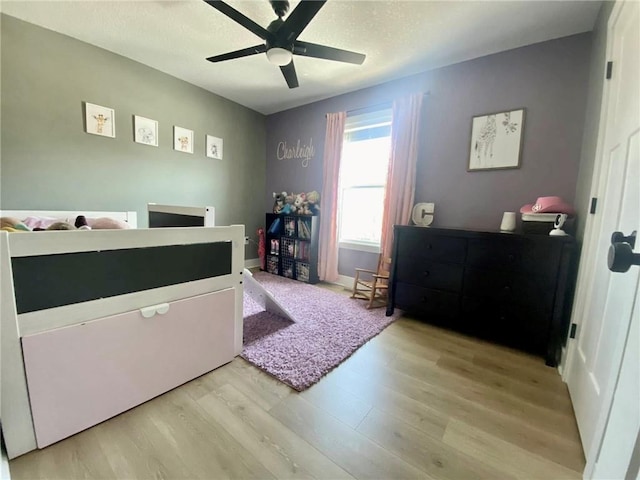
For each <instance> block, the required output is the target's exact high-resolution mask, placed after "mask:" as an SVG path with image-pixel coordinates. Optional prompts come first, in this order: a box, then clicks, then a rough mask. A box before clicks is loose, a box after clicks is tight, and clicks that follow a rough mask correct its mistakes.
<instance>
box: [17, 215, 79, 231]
mask: <svg viewBox="0 0 640 480" xmlns="http://www.w3.org/2000/svg"><path fill="white" fill-rule="evenodd" d="M60 221H65V222H68V219H66V218H63V219H60V218H54V217H27V218H25V219H24V220H23V221H22V223H24V224H25V225H26V226H27V227H29V228H30V229H31V230H33V229H34V228H43V229H46V228H48V227H49V226H50V225H53V224H54V223H56V222H60Z"/></svg>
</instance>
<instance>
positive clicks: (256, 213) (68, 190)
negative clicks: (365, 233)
mask: <svg viewBox="0 0 640 480" xmlns="http://www.w3.org/2000/svg"><path fill="white" fill-rule="evenodd" d="M1 21H2V24H1V26H2V43H1V46H2V84H1V87H2V90H1V94H2V110H1V114H2V120H3V121H2V161H1V170H0V173H1V175H2V178H1V191H0V206H1V207H2V208H4V209H8V210H14V209H31V210H33V209H40V210H44V209H46V210H64V209H66V210H70V209H73V210H136V211H137V212H138V218H139V220H140V226H143V227H144V226H146V224H147V223H146V222H147V219H146V204H147V203H148V202H156V203H168V204H177V205H193V206H204V205H213V206H214V207H216V223H217V224H218V225H229V224H245V225H246V231H247V234H248V235H251V236H252V237H255V231H256V229H257V228H258V227H259V226H262V224H263V223H264V211H263V210H264V209H263V207H262V205H261V202H260V200H259V199H262V198H263V197H264V195H265V193H264V188H265V166H266V162H265V153H264V145H265V139H266V137H265V135H266V133H265V132H266V130H265V117H264V116H263V115H262V114H260V113H257V112H255V111H253V110H250V109H247V108H245V107H243V106H241V105H238V104H236V103H234V102H231V101H229V100H226V99H224V98H222V97H219V96H217V95H213V94H211V93H209V92H207V91H205V90H203V89H201V88H199V87H195V86H193V85H191V84H189V83H186V82H184V81H182V80H178V79H176V78H175V77H172V76H169V75H167V74H164V73H162V72H160V71H158V70H154V69H152V68H149V67H147V66H144V65H142V64H140V63H137V62H134V61H132V60H129V59H126V58H124V57H122V56H119V55H115V54H113V53H111V52H108V51H106V50H102V49H100V48H97V47H94V46H92V45H89V44H86V43H83V42H80V41H78V40H75V39H73V38H70V37H67V36H64V35H60V34H57V33H54V32H52V31H49V30H45V29H43V28H40V27H37V26H34V25H32V24H29V23H25V22H23V21H20V20H17V19H15V18H13V17H9V16H6V15H2V20H1ZM84 101H86V102H90V103H94V104H98V105H103V106H108V107H111V108H113V109H115V112H116V138H107V137H100V136H96V135H91V134H87V133H85V132H84V126H83V102H84ZM134 114H135V115H141V116H144V117H148V118H152V119H154V120H157V121H158V122H159V146H158V147H157V148H156V147H150V146H146V145H142V144H139V143H134V141H133V115H134ZM174 125H178V126H181V127H184V128H188V129H191V130H193V131H194V136H195V151H194V154H193V155H190V154H186V153H181V152H178V151H174V150H173V126H174ZM206 134H209V135H214V136H217V137H221V138H223V140H224V159H223V160H222V161H220V160H214V159H211V158H207V157H206V156H205V152H204V145H205V143H204V142H205V135H206ZM246 256H247V258H255V257H256V256H257V250H256V248H255V246H254V245H253V244H252V245H249V246H248V247H247V252H246Z"/></svg>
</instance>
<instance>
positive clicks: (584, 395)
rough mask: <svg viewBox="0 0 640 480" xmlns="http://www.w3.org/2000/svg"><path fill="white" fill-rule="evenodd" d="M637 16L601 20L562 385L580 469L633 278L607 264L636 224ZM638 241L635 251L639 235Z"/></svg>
mask: <svg viewBox="0 0 640 480" xmlns="http://www.w3.org/2000/svg"><path fill="white" fill-rule="evenodd" d="M639 18H640V11H639V3H638V2H635V1H629V2H619V3H618V4H616V6H615V7H614V10H613V12H612V14H611V18H610V20H609V34H608V37H607V38H608V46H607V47H608V48H607V51H608V60H611V61H613V70H612V73H613V75H612V78H611V79H610V80H607V81H606V82H607V83H606V84H605V92H604V97H603V98H604V100H603V116H602V120H601V126H600V128H601V131H602V129H604V130H603V132H604V133H603V134H601V136H600V142H601V143H600V145H599V147H598V152H599V153H598V154H599V158H598V159H597V161H598V162H600V176H599V183H598V185H597V188H595V187H594V188H595V190H597V193H596V194H595V196H597V197H598V212H597V214H596V217H597V218H593V219H591V220H592V227H593V228H592V230H591V231H590V232H588V233H587V237H586V238H588V239H589V242H587V243H588V245H587V247H586V248H585V250H584V251H583V255H582V259H581V262H582V265H581V269H586V272H587V273H586V275H584V278H581V279H580V284H579V292H578V296H577V298H576V300H577V301H579V302H580V303H579V304H577V305H576V308H575V309H574V316H573V321H574V322H575V323H577V324H578V332H577V338H576V340H574V341H571V343H570V345H569V349H570V350H569V354H568V357H567V359H568V360H567V383H568V386H569V392H570V394H571V399H572V402H573V406H574V410H575V414H576V419H577V422H578V428H579V430H580V436H581V438H582V443H583V448H584V451H585V455H586V458H587V470H589V468H592V466H593V463H594V462H595V460H596V458H597V454H598V452H599V450H600V445H601V441H602V437H603V435H604V430H605V427H606V419H607V418H608V413H609V409H610V406H611V401H612V397H613V392H614V389H615V386H616V379H617V377H618V373H619V371H620V368H621V361H622V357H623V354H624V348H625V345H626V344H627V337H628V332H629V326H630V323H631V322H630V320H631V316H632V311H633V307H634V299H635V296H636V290H637V288H638V279H639V277H640V268H639V267H637V266H633V267H631V269H630V270H629V271H628V272H627V273H611V272H610V271H609V270H608V268H607V254H608V251H609V247H610V245H611V235H612V233H613V232H615V231H619V232H623V233H624V234H625V235H629V234H631V232H632V231H634V230H635V231H638V230H640V143H639V142H640V93H639V92H640V87H639V86H640V60H639V59H640V32H639V31H640V21H639ZM638 244H639V245H637V246H636V250H635V251H636V252H637V251H638V250H639V248H638V246H640V239H639V240H638ZM581 277H582V272H581ZM580 290H583V292H581V291H580ZM631 354H632V355H637V352H635V353H633V352H632V353H631ZM636 405H637V403H636ZM590 466H591V467H590ZM585 473H588V472H585ZM588 476H590V475H588Z"/></svg>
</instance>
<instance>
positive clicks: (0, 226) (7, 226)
mask: <svg viewBox="0 0 640 480" xmlns="http://www.w3.org/2000/svg"><path fill="white" fill-rule="evenodd" d="M0 230H4V231H6V232H30V231H31V229H30V228H29V227H27V226H26V225H25V224H24V223H22V222H21V221H20V220H18V219H17V218H13V217H1V218H0Z"/></svg>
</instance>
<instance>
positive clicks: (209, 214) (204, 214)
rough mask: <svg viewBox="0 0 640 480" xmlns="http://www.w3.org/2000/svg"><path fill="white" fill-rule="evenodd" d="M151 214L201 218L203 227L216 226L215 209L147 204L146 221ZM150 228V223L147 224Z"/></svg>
mask: <svg viewBox="0 0 640 480" xmlns="http://www.w3.org/2000/svg"><path fill="white" fill-rule="evenodd" d="M152 213H164V214H168V215H171V216H175V217H176V218H177V219H179V218H180V217H198V218H202V222H203V225H202V226H204V227H215V225H216V209H215V208H214V207H186V206H180V205H159V204H157V203H148V204H147V219H149V217H150V216H151V214H152ZM149 226H150V227H151V222H150V223H149Z"/></svg>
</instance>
